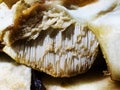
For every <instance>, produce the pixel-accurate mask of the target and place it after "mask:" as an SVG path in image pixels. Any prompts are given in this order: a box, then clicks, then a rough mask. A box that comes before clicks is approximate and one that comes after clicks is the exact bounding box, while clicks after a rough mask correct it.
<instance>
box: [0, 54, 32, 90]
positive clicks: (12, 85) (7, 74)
mask: <svg viewBox="0 0 120 90" xmlns="http://www.w3.org/2000/svg"><path fill="white" fill-rule="evenodd" d="M30 85H31V69H30V68H28V67H26V66H24V65H18V64H17V63H15V62H13V60H12V59H11V58H9V57H8V56H7V55H5V54H3V53H0V90H30Z"/></svg>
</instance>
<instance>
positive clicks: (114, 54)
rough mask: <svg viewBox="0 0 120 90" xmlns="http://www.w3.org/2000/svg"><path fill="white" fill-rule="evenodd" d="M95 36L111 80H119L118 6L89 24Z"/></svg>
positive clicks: (119, 15) (119, 20) (119, 21)
mask: <svg viewBox="0 0 120 90" xmlns="http://www.w3.org/2000/svg"><path fill="white" fill-rule="evenodd" d="M89 26H90V28H91V30H92V31H93V32H94V33H95V35H96V36H97V38H98V40H99V42H100V45H101V48H102V51H103V54H104V57H105V59H106V62H107V65H108V68H109V70H110V72H111V76H112V79H114V80H120V69H119V68H120V64H119V63H120V5H119V3H118V6H116V7H115V8H113V9H112V10H111V11H109V12H107V13H105V14H103V15H101V16H99V17H98V18H96V19H95V20H93V21H92V22H91V21H90V22H89Z"/></svg>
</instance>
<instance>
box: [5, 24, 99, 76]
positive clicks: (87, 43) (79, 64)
mask: <svg viewBox="0 0 120 90" xmlns="http://www.w3.org/2000/svg"><path fill="white" fill-rule="evenodd" d="M97 50H98V42H97V40H96V38H95V36H94V35H93V34H92V32H91V31H90V30H88V29H87V28H85V27H84V26H81V25H80V24H78V23H76V24H74V25H71V26H69V28H67V29H66V30H64V31H59V30H54V29H48V30H46V31H41V33H40V35H39V37H38V38H36V39H35V40H31V41H28V42H25V41H22V40H21V41H18V42H16V43H15V44H13V45H12V46H11V47H9V46H8V47H7V46H6V47H5V48H4V52H6V53H7V54H8V55H9V56H11V57H12V58H13V59H15V60H16V61H17V62H20V63H23V64H26V65H28V66H31V67H32V68H34V69H38V70H40V71H43V72H46V73H48V74H50V75H52V76H55V77H69V76H73V75H77V74H79V73H84V72H86V71H87V70H89V69H90V67H91V65H92V64H93V62H94V60H95V57H96V54H97Z"/></svg>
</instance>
